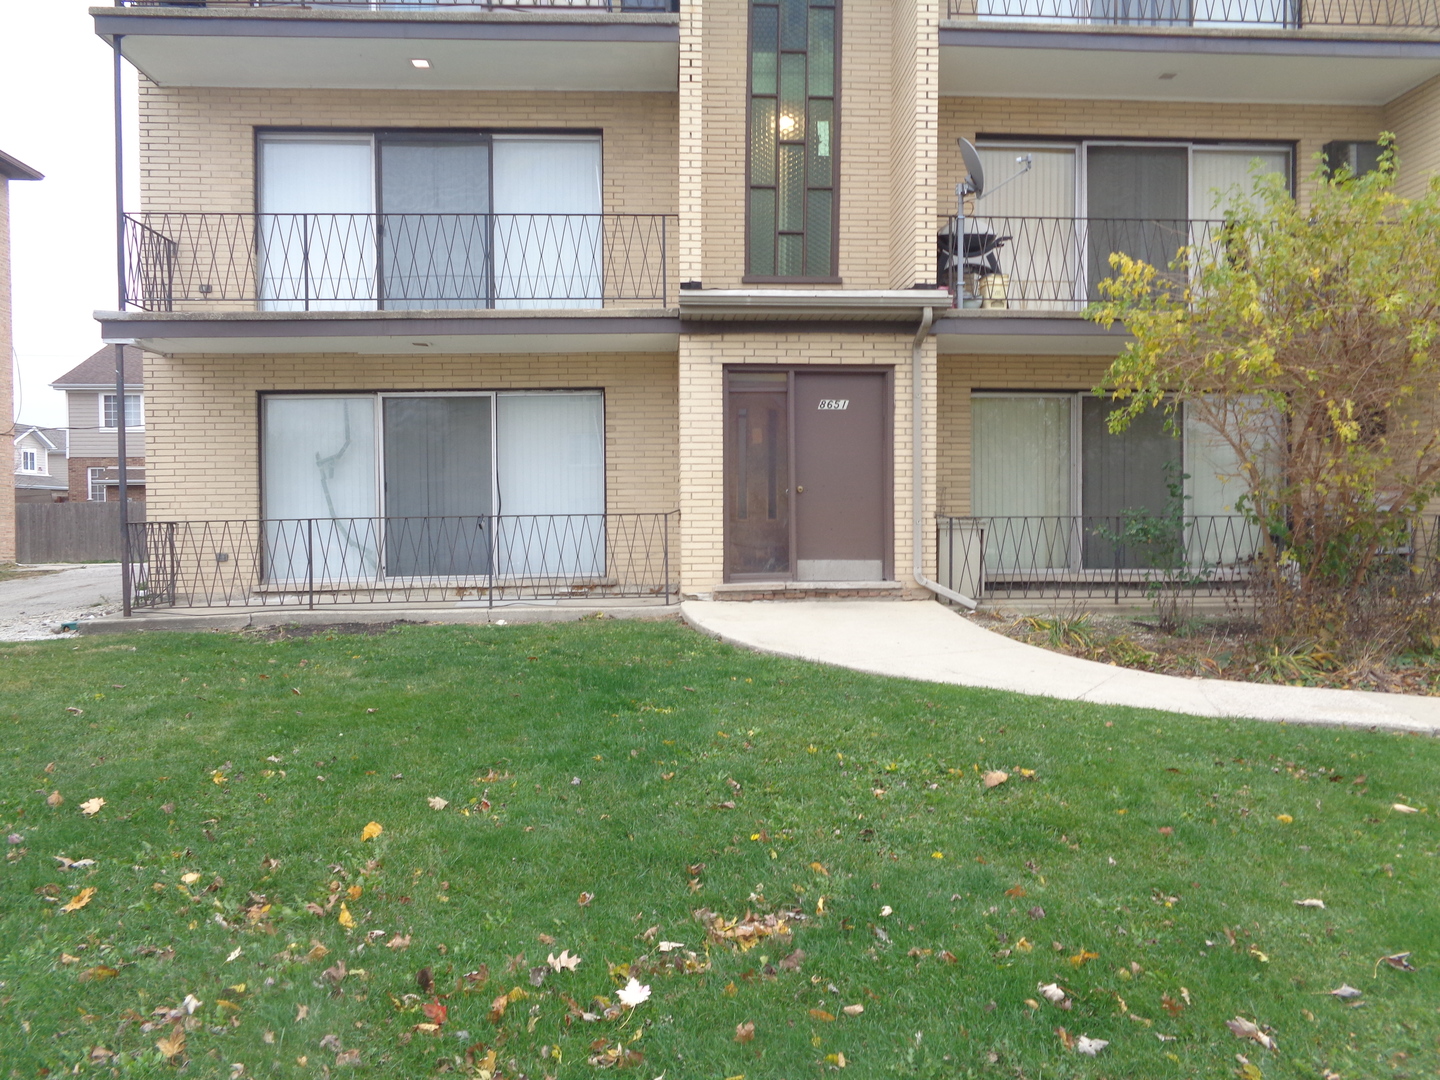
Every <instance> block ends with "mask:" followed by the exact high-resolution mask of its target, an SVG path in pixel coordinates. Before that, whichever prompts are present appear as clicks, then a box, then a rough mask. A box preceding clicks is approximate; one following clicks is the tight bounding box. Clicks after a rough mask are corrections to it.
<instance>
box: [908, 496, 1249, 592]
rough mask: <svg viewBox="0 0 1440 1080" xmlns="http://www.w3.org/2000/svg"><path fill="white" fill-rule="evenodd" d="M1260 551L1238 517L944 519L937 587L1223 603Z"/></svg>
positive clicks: (1240, 585)
mask: <svg viewBox="0 0 1440 1080" xmlns="http://www.w3.org/2000/svg"><path fill="white" fill-rule="evenodd" d="M1260 543H1261V535H1260V531H1259V529H1258V528H1257V527H1256V526H1254V525H1253V524H1251V523H1250V522H1249V521H1247V520H1246V519H1245V518H1244V517H1241V516H1239V515H1217V516H1206V515H1193V516H1192V515H1186V516H1185V517H1184V518H1183V519H1181V520H1180V521H1179V522H1172V521H1167V520H1163V519H1159V518H1147V517H1144V516H1140V515H1135V514H1122V515H1069V514H1057V515H1036V516H1014V517H954V516H948V515H942V516H940V517H939V518H938V520H937V545H938V557H939V566H938V571H939V578H938V580H939V582H940V584H942V585H946V586H949V587H950V588H952V589H954V590H955V591H956V592H959V593H961V594H962V595H965V596H969V597H972V598H974V599H977V600H978V599H985V600H1015V599H1026V598H1051V597H1064V598H1077V599H1078V598H1091V599H1094V598H1103V597H1114V598H1116V599H1119V598H1121V597H1145V596H1148V595H1151V594H1153V592H1154V591H1155V590H1156V589H1157V588H1175V589H1183V590H1186V591H1188V592H1191V593H1193V594H1195V595H1200V596H1223V595H1228V594H1229V593H1232V592H1235V591H1238V590H1241V589H1244V588H1245V587H1246V584H1247V582H1248V580H1249V577H1250V568H1251V564H1252V562H1253V560H1254V557H1255V555H1256V553H1257V552H1258V551H1259V549H1260Z"/></svg>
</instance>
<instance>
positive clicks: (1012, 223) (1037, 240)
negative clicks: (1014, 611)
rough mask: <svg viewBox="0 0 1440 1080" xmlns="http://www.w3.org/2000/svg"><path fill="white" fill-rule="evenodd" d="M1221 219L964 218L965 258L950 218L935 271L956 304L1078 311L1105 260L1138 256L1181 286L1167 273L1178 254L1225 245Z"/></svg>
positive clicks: (1103, 274)
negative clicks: (1116, 255)
mask: <svg viewBox="0 0 1440 1080" xmlns="http://www.w3.org/2000/svg"><path fill="white" fill-rule="evenodd" d="M1224 228H1225V225H1224V222H1221V221H1189V220H1176V221H1153V220H1152V221H1144V220H1130V219H1119V218H1078V217H1077V218H1062V217H989V216H984V215H977V216H974V217H969V216H967V217H966V218H965V257H964V258H963V259H961V258H959V257H958V252H957V250H956V249H957V247H958V240H957V232H956V219H955V218H953V217H952V218H951V219H950V221H949V223H948V224H947V225H946V226H945V228H944V229H942V230H941V232H940V234H939V236H938V237H937V241H936V272H937V274H938V280H939V281H941V282H942V283H944V284H945V285H946V286H947V287H948V288H949V289H950V291H951V294H952V295H953V296H954V297H955V305H956V307H974V308H987V309H1004V310H1009V311H1076V312H1078V311H1081V310H1083V309H1084V308H1085V306H1086V305H1087V304H1089V303H1092V302H1093V301H1095V300H1098V299H1100V294H1099V283H1100V282H1101V281H1104V280H1105V279H1106V278H1108V277H1112V276H1114V273H1115V271H1114V270H1113V269H1112V267H1111V266H1110V255H1111V254H1112V253H1114V252H1123V253H1124V254H1126V255H1129V256H1131V257H1133V258H1136V259H1142V260H1144V261H1145V262H1147V263H1149V264H1150V265H1152V266H1155V267H1158V268H1159V269H1160V270H1161V271H1162V276H1166V277H1171V278H1173V279H1174V280H1175V282H1176V283H1177V284H1180V283H1183V281H1184V279H1185V277H1186V273H1187V272H1186V271H1185V269H1184V268H1183V267H1181V268H1179V269H1172V264H1174V263H1175V262H1176V260H1177V257H1178V256H1179V255H1180V253H1181V251H1182V249H1183V250H1186V251H1189V252H1191V253H1192V254H1193V255H1195V256H1200V257H1203V256H1204V255H1206V254H1208V253H1209V252H1211V251H1213V250H1215V247H1216V245H1218V244H1221V243H1223V242H1224Z"/></svg>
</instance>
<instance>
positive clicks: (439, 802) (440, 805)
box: [425, 795, 450, 810]
mask: <svg viewBox="0 0 1440 1080" xmlns="http://www.w3.org/2000/svg"><path fill="white" fill-rule="evenodd" d="M425 801H426V802H428V803H429V804H430V809H431V810H444V809H445V808H446V807H447V806H449V805H450V800H449V799H442V798H441V797H440V796H439V795H431V796H430V798H428V799H426V800H425Z"/></svg>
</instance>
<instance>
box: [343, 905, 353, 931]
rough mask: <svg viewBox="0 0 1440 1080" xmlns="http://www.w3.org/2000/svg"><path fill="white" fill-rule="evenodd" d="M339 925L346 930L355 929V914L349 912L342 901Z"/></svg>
mask: <svg viewBox="0 0 1440 1080" xmlns="http://www.w3.org/2000/svg"><path fill="white" fill-rule="evenodd" d="M340 925H341V926H343V927H345V929H346V930H354V929H355V916H353V915H351V914H350V909H349V908H347V907H346V906H345V904H344V903H343V902H342V903H341V905H340Z"/></svg>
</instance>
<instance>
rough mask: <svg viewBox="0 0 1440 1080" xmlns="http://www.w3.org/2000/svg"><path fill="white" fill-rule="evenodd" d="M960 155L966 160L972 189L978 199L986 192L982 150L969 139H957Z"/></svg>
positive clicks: (966, 168)
mask: <svg viewBox="0 0 1440 1080" xmlns="http://www.w3.org/2000/svg"><path fill="white" fill-rule="evenodd" d="M956 141H957V142H959V144H960V157H961V158H963V159H964V161H965V171H966V172H968V173H969V174H970V191H971V192H972V193H973V194H974V195H975V197H976V198H977V199H978V198H979V197H980V196H981V195H983V194H985V166H983V165H981V164H980V151H978V150H976V149H975V144H974V143H972V142H971V141H970V140H969V139H957V140H956Z"/></svg>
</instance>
